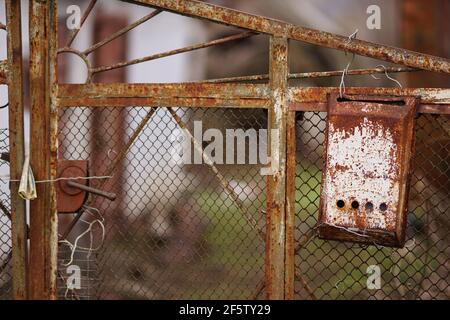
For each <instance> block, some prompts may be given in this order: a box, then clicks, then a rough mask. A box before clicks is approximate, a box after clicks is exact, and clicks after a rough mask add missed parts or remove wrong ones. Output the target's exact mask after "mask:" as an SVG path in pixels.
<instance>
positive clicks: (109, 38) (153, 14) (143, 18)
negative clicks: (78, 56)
mask: <svg viewBox="0 0 450 320" xmlns="http://www.w3.org/2000/svg"><path fill="white" fill-rule="evenodd" d="M161 12H163V11H162V10H155V11H153V12H151V13H149V14H148V15H146V16H144V17H142V18H141V19H139V20H137V21H135V22H134V23H132V24H130V25H128V26H126V27H125V28H123V29H121V30H119V31H117V32H115V33H113V34H112V35H110V36H109V37H107V38H106V39H104V40H102V41H100V42H98V43H96V44H94V45H93V46H91V47H89V48H88V49H86V50H84V51H83V54H84V55H86V56H87V55H89V54H90V53H91V52H93V51H95V50H97V49H98V48H100V47H102V46H104V45H105V44H108V43H110V42H111V41H113V40H114V39H116V38H118V37H120V36H122V35H123V34H125V33H127V32H128V31H130V30H133V29H134V28H136V27H138V26H140V25H141V24H143V23H144V22H146V21H148V20H150V19H152V18H153V17H156V16H157V15H158V14H160V13H161Z"/></svg>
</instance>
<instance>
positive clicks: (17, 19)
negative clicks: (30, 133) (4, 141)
mask: <svg viewBox="0 0 450 320" xmlns="http://www.w3.org/2000/svg"><path fill="white" fill-rule="evenodd" d="M6 14H7V21H8V62H9V76H8V101H9V141H10V143H9V145H10V150H9V152H10V176H11V179H12V180H18V179H20V176H21V173H22V166H23V161H24V122H23V107H24V106H23V83H22V26H21V12H20V1H12V0H7V1H6ZM18 189H19V183H18V182H16V181H12V182H11V218H12V219H11V220H12V223H11V229H12V248H13V255H12V263H13V296H14V298H15V299H18V300H22V299H26V298H27V277H26V272H27V259H28V257H27V236H28V235H27V220H26V212H25V201H23V200H22V199H21V198H20V197H19V194H18Z"/></svg>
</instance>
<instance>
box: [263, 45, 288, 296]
mask: <svg viewBox="0 0 450 320" xmlns="http://www.w3.org/2000/svg"><path fill="white" fill-rule="evenodd" d="M288 69H289V68H288V40H287V38H283V37H277V36H272V37H271V40H270V72H269V74H270V89H271V92H272V105H271V107H270V108H269V125H268V128H269V132H270V139H269V140H270V146H271V148H270V154H271V159H272V167H273V164H274V161H277V162H278V164H279V167H278V170H277V171H276V172H274V174H273V175H270V176H269V177H268V182H267V217H266V220H267V231H266V234H267V239H266V290H267V298H268V299H277V300H279V299H284V290H285V287H284V286H285V250H286V243H285V241H286V222H285V220H286V193H285V191H286V120H287V112H288V108H287V100H288V97H287V93H288V74H289V70H288ZM272 129H277V130H278V134H276V135H274V134H273V132H272ZM273 139H278V141H277V142H276V144H274V141H273ZM274 145H277V146H278V148H276V149H274V148H273V146H274Z"/></svg>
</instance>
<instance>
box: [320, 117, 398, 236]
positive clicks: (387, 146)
mask: <svg viewBox="0 0 450 320" xmlns="http://www.w3.org/2000/svg"><path fill="white" fill-rule="evenodd" d="M328 151H329V152H328V155H327V158H328V159H327V161H328V165H329V167H332V168H336V171H334V174H333V176H332V175H331V172H330V171H327V172H326V179H325V185H324V192H325V193H326V195H327V196H326V212H327V215H326V217H325V222H326V223H330V224H335V225H339V226H343V227H355V228H357V227H358V225H357V220H358V219H365V225H366V227H367V228H369V229H386V230H389V231H395V217H396V213H395V211H396V210H395V208H396V207H397V201H398V193H399V189H398V182H395V177H396V176H398V169H399V168H398V166H397V163H396V162H397V146H396V144H395V142H394V139H393V135H392V132H391V130H390V129H389V128H384V127H383V126H382V125H380V124H379V123H377V122H375V121H371V120H369V119H368V118H364V120H363V122H362V123H361V124H360V125H359V126H356V127H353V128H349V129H348V130H347V131H344V130H342V129H339V128H335V127H334V125H333V124H330V126H329V140H328ZM339 200H341V201H344V203H345V205H344V207H343V208H339V207H338V205H337V201H339ZM354 201H357V202H358V208H357V209H358V210H356V209H353V208H352V209H353V210H352V209H350V208H351V205H352V203H353V202H354ZM383 203H385V204H386V205H387V210H385V211H382V210H381V209H380V206H381V204H383ZM367 204H369V205H367ZM354 206H356V203H354Z"/></svg>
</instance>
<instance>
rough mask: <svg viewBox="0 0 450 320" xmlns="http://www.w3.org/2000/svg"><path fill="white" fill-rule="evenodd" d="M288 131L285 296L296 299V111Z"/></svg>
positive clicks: (292, 113)
mask: <svg viewBox="0 0 450 320" xmlns="http://www.w3.org/2000/svg"><path fill="white" fill-rule="evenodd" d="M286 125H287V132H286V256H285V269H286V271H285V275H284V290H285V293H284V298H285V299H286V300H292V299H294V278H295V176H296V166H297V159H296V142H297V140H296V134H295V112H288V113H287V120H286Z"/></svg>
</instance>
